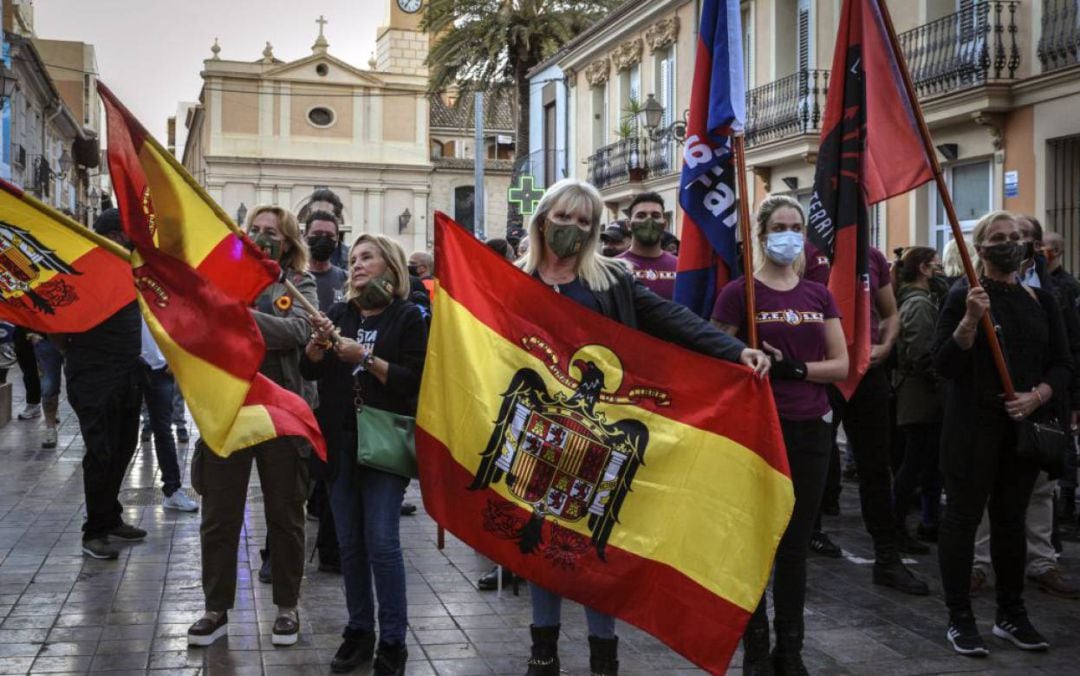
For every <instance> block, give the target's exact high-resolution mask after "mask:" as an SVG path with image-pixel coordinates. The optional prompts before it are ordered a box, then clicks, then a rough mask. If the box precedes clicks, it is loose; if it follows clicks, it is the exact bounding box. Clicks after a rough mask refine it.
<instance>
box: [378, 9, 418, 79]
mask: <svg viewBox="0 0 1080 676" xmlns="http://www.w3.org/2000/svg"><path fill="white" fill-rule="evenodd" d="M387 2H388V3H389V5H390V12H389V16H390V22H389V25H388V26H383V27H382V28H380V29H379V34H378V39H377V40H376V43H375V49H376V59H375V62H376V66H375V68H376V70H378V71H380V72H384V73H401V74H404V75H422V76H425V77H426V76H427V66H425V65H424V60H425V59H427V55H428V36H427V34H426V33H424V32H423V31H421V30H420V21H421V20H422V19H423V17H424V11H425V10H426V9H427V4H428V0H387Z"/></svg>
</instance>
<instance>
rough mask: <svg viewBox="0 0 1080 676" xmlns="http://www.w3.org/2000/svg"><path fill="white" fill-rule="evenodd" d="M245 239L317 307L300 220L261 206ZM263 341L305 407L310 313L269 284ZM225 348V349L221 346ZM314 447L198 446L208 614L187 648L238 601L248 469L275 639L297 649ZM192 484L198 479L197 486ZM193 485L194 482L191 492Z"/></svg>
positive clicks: (266, 371) (309, 396)
mask: <svg viewBox="0 0 1080 676" xmlns="http://www.w3.org/2000/svg"><path fill="white" fill-rule="evenodd" d="M247 233H248V236H249V237H250V238H251V239H252V240H254V242H255V244H256V245H257V246H259V247H260V248H262V249H263V251H265V252H266V253H267V255H269V256H270V257H271V258H273V259H274V260H276V261H277V262H278V263H279V264H280V265H281V269H282V271H283V273H284V274H285V275H286V277H287V278H288V279H289V280H291V281H292V283H293V284H294V285H295V286H296V288H297V290H298V291H299V292H300V293H301V294H302V295H303V296H304V298H306V299H307V300H308V302H310V303H311V304H313V305H314V304H315V303H317V302H318V298H317V297H316V294H315V280H313V279H312V278H311V275H309V274H307V273H305V272H304V270H305V269H306V268H307V258H308V252H307V246H306V245H305V244H304V241H303V240H302V239H301V238H300V227H299V225H297V222H296V218H295V217H294V216H293V215H292V214H291V213H290V212H288V211H286V210H285V209H282V208H281V207H275V206H259V207H255V208H254V209H252V210H251V213H250V214H249V216H248V223H247ZM251 313H252V316H253V317H254V319H255V324H256V325H258V327H259V331H260V333H262V337H263V341H264V342H265V344H266V356H265V357H264V358H263V362H262V366H261V367H260V372H261V373H262V374H263V375H264V376H266V377H267V378H269V379H270V380H273V381H274V382H275V383H277V384H278V385H280V386H281V387H284V388H285V389H287V390H290V391H292V392H295V393H296V394H299V395H301V396H303V397H304V398H305V400H307V402H308V404H309V405H313V404H314V403H315V398H316V394H315V389H314V385H313V384H312V383H307V382H305V381H304V379H303V378H302V377H301V376H300V352H301V350H302V349H303V347H304V345H306V344H307V342H308V338H309V336H310V335H311V328H310V326H309V325H308V321H307V313H306V312H304V310H303V309H302V308H301V304H300V302H299V301H297V300H296V299H294V298H293V297H292V296H291V295H290V294H289V292H288V291H287V290H286V288H285V285H284V284H283V283H277V282H275V283H274V284H271V285H270V286H268V287H266V289H265V290H264V291H263V292H262V294H260V295H259V297H258V298H257V299H256V300H255V304H254V307H252V309H251ZM223 349H227V346H224V347H223ZM310 455H311V449H310V447H309V446H308V445H307V444H306V443H305V444H302V445H298V443H297V438H296V437H280V438H276V439H271V440H270V441H266V442H263V443H261V444H257V445H255V446H252V447H250V448H245V449H243V450H241V451H237V452H235V453H233V454H232V455H230V456H229V457H227V458H222V457H219V456H218V455H216V454H215V453H214V452H213V451H212V450H210V449H209V448H208V447H207V446H206V445H205V444H204V443H203V441H202V440H201V439H200V440H199V442H198V443H197V444H196V446H195V453H194V457H193V458H192V476H193V480H192V485H193V486H194V487H195V488H196V490H198V492H199V493H200V494H201V495H202V496H203V503H202V527H201V529H200V533H201V545H202V564H203V592H204V593H205V595H206V612H205V614H204V615H203V616H202V618H200V619H199V620H198V621H197V622H195V624H193V625H192V626H191V628H190V629H188V643H189V644H190V645H196V646H208V645H210V644H211V643H213V642H214V641H216V640H217V639H218V638H220V637H221V636H224V635H225V633H226V632H227V626H228V625H227V623H228V617H227V614H226V611H228V610H229V609H231V608H232V606H233V602H234V597H235V595H236V551H237V547H238V545H239V541H240V529H241V527H242V526H243V525H244V507H245V499H246V497H247V485H248V479H249V477H250V475H251V465H252V463H253V462H254V463H255V465H256V467H257V468H258V470H259V483H260V484H261V486H262V491H263V496H264V503H263V504H264V509H265V511H266V523H267V541H268V542H273V548H272V550H271V552H270V554H269V557H268V559H267V560H268V561H272V567H273V592H274V596H273V599H274V604H275V605H277V607H278V614H277V619H276V620H275V622H274V627H273V633H272V635H271V641H272V643H273V644H274V645H292V644H294V643H296V641H297V638H298V636H299V631H300V616H299V613H298V611H297V602H298V600H299V597H300V582H301V580H302V578H303V575H304V500H305V498H306V497H307V495H306V494H307V483H308V458H309V456H310ZM195 477H198V481H196V480H195ZM196 484H198V485H196Z"/></svg>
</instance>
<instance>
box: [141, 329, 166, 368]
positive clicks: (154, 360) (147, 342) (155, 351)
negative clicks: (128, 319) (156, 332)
mask: <svg viewBox="0 0 1080 676" xmlns="http://www.w3.org/2000/svg"><path fill="white" fill-rule="evenodd" d="M142 359H143V361H144V362H146V365H147V366H149V367H150V368H151V369H152V370H154V371H158V370H160V369H163V368H165V367H166V366H168V363H167V362H166V361H165V355H163V354H161V348H160V347H158V344H157V343H155V342H154V336H153V335H151V333H150V327H149V326H147V325H146V320H145V319H143V320H142Z"/></svg>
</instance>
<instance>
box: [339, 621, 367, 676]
mask: <svg viewBox="0 0 1080 676" xmlns="http://www.w3.org/2000/svg"><path fill="white" fill-rule="evenodd" d="M342 636H344V637H345V641H344V642H343V643H342V644H341V647H340V648H338V650H337V652H336V653H334V659H333V660H331V662H330V671H332V672H334V673H335V674H344V673H346V672H349V671H352V670H353V669H355V668H356V667H358V666H360V665H361V664H363V663H365V662H370V661H371V658H372V657H374V656H375V632H373V631H368V632H363V631H357V630H355V629H346V630H345V633H344V634H342Z"/></svg>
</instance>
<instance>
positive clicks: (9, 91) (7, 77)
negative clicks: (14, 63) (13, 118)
mask: <svg viewBox="0 0 1080 676" xmlns="http://www.w3.org/2000/svg"><path fill="white" fill-rule="evenodd" d="M18 88H19V79H18V78H17V77H15V71H13V70H11V69H10V68H8V67H7V66H0V99H10V98H11V96H12V95H13V94H14V93H15V90H16V89H18Z"/></svg>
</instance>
